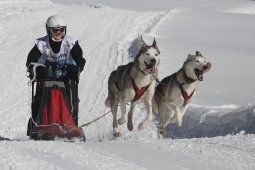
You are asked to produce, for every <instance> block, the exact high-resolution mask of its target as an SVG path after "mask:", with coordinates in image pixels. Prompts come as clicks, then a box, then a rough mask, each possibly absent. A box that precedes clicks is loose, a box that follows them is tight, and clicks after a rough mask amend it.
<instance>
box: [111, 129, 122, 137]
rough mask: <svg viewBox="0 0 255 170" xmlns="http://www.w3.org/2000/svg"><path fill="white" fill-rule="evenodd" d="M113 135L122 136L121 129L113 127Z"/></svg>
mask: <svg viewBox="0 0 255 170" xmlns="http://www.w3.org/2000/svg"><path fill="white" fill-rule="evenodd" d="M113 136H114V137H120V130H119V128H114V129H113Z"/></svg>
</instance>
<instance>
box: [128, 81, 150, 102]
mask: <svg viewBox="0 0 255 170" xmlns="http://www.w3.org/2000/svg"><path fill="white" fill-rule="evenodd" d="M132 84H133V88H134V90H135V97H134V99H133V100H132V102H135V101H136V100H138V99H139V98H140V97H141V96H142V95H143V94H144V92H145V91H146V90H147V89H148V88H149V86H150V85H151V83H150V84H149V85H147V86H144V87H142V88H141V89H139V88H138V87H137V85H136V84H135V81H134V79H132Z"/></svg>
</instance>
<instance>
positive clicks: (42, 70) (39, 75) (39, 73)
mask: <svg viewBox="0 0 255 170" xmlns="http://www.w3.org/2000/svg"><path fill="white" fill-rule="evenodd" d="M36 79H37V80H38V81H43V80H50V79H51V77H50V76H49V73H48V69H47V68H46V67H43V66H38V67H37V68H36Z"/></svg>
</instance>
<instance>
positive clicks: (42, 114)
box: [31, 81, 86, 141]
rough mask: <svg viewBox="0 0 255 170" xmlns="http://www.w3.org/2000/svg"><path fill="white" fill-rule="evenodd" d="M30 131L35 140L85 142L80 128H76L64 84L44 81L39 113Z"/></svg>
mask: <svg viewBox="0 0 255 170" xmlns="http://www.w3.org/2000/svg"><path fill="white" fill-rule="evenodd" d="M35 122H36V123H37V126H35V127H34V128H33V129H32V133H33V134H34V135H31V138H33V139H35V140H54V139H55V138H56V137H57V138H66V139H72V138H78V139H80V140H81V141H85V140H86V138H85V135H84V132H83V130H82V128H79V127H77V125H76V124H75V122H74V119H73V117H72V113H71V103H70V102H69V98H68V96H67V94H66V89H65V84H64V82H60V81H45V82H44V86H43V93H42V98H41V103H40V107H39V111H38V114H37V117H36V120H35Z"/></svg>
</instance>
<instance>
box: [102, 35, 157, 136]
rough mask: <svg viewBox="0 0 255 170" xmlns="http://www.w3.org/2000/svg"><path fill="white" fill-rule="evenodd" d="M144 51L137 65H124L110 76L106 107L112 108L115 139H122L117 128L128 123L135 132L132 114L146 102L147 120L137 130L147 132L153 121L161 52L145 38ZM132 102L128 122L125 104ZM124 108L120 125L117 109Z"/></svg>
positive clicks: (138, 56)
mask: <svg viewBox="0 0 255 170" xmlns="http://www.w3.org/2000/svg"><path fill="white" fill-rule="evenodd" d="M140 40H141V48H140V51H139V53H138V55H137V56H136V57H135V60H134V62H130V63H128V64H127V65H121V66H119V67H118V68H117V70H115V71H113V72H112V73H111V74H110V77H109V80H108V97H107V99H106V101H105V105H106V106H108V107H111V111H112V115H113V135H114V136H115V137H119V136H120V131H119V128H118V124H120V125H122V124H123V123H125V122H126V121H128V123H127V127H128V129H129V130H130V131H131V130H133V123H132V117H133V111H134V108H135V105H136V104H138V103H141V102H143V103H144V105H145V107H146V110H147V117H146V118H145V120H144V121H143V122H142V123H140V124H139V126H138V130H142V129H144V128H146V127H147V126H148V125H149V124H150V122H151V120H152V103H151V101H152V97H153V94H154V91H155V85H156V81H155V78H156V76H157V67H158V65H159V55H160V52H159V49H158V47H157V44H156V41H155V39H154V41H153V43H152V45H151V46H149V45H147V44H145V42H144V41H143V39H142V37H140ZM127 102H131V106H130V110H129V112H128V118H127V115H126V103H127ZM119 104H120V108H121V118H120V119H118V121H117V110H118V105H119Z"/></svg>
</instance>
